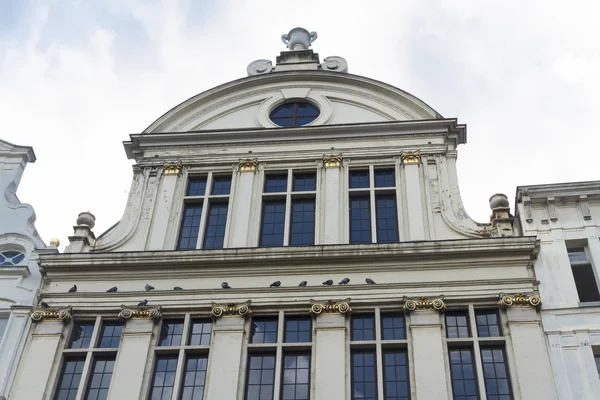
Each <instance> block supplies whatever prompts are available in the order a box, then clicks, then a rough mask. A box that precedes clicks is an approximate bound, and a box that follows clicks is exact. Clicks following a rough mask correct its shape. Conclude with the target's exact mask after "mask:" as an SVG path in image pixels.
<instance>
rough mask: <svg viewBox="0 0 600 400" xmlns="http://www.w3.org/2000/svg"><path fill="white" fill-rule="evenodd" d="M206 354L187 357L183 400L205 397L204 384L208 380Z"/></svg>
mask: <svg viewBox="0 0 600 400" xmlns="http://www.w3.org/2000/svg"><path fill="white" fill-rule="evenodd" d="M207 366H208V357H207V356H206V355H199V354H193V355H189V356H188V357H187V360H186V363H185V372H184V377H185V378H184V379H183V392H182V395H181V399H182V400H202V399H204V384H205V381H206V367H207Z"/></svg>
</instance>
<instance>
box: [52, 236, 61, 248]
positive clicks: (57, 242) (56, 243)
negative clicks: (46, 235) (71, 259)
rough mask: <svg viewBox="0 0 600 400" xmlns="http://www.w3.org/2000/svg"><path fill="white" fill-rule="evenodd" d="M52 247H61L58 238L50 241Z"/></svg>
mask: <svg viewBox="0 0 600 400" xmlns="http://www.w3.org/2000/svg"><path fill="white" fill-rule="evenodd" d="M50 246H56V247H58V246H60V240H58V238H52V239H50Z"/></svg>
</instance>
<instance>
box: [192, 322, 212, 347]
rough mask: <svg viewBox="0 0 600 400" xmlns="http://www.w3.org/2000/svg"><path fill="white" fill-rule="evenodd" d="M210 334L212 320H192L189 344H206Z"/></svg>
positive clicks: (208, 341) (208, 342)
mask: <svg viewBox="0 0 600 400" xmlns="http://www.w3.org/2000/svg"><path fill="white" fill-rule="evenodd" d="M211 334H212V321H211V320H209V319H197V320H192V327H191V334H190V338H189V342H190V343H189V344H191V345H193V346H208V345H209V344H210V336H211Z"/></svg>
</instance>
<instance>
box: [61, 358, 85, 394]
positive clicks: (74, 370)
mask: <svg viewBox="0 0 600 400" xmlns="http://www.w3.org/2000/svg"><path fill="white" fill-rule="evenodd" d="M84 365H85V357H73V358H66V359H65V360H64V362H63V368H62V371H61V374H60V379H59V381H58V389H57V391H56V394H55V396H54V399H55V400H62V399H66V400H71V399H75V396H76V395H77V390H78V389H79V384H80V383H81V375H82V374H83V366H84Z"/></svg>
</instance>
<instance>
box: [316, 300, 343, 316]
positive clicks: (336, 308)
mask: <svg viewBox="0 0 600 400" xmlns="http://www.w3.org/2000/svg"><path fill="white" fill-rule="evenodd" d="M351 312H352V307H350V298H347V299H345V300H325V301H317V300H311V301H310V313H311V314H313V315H320V314H323V313H332V314H349V313H351Z"/></svg>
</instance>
